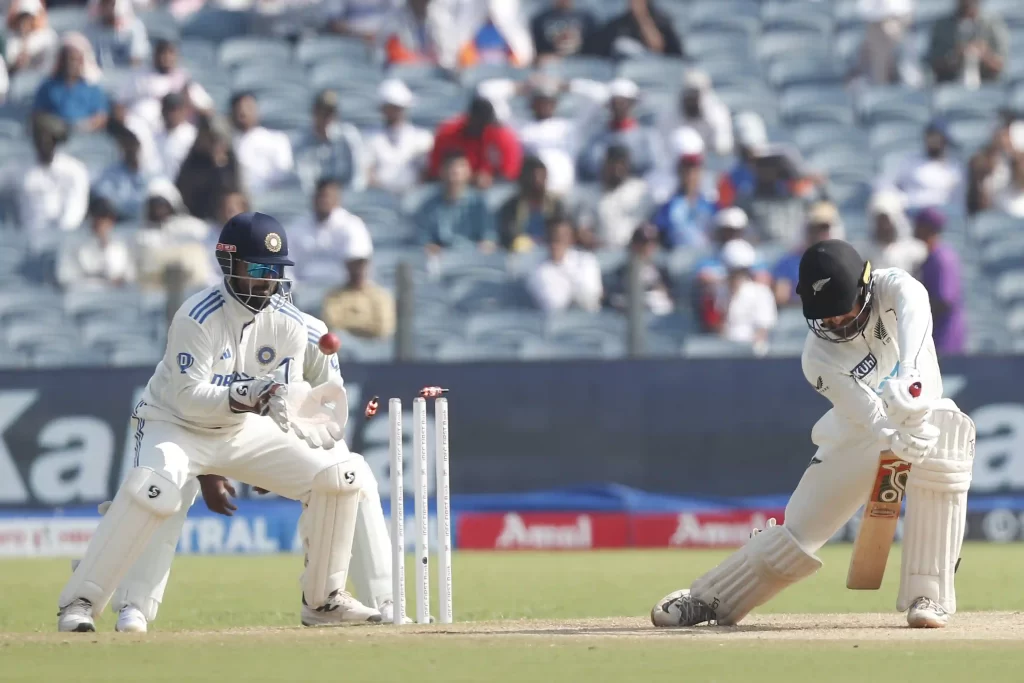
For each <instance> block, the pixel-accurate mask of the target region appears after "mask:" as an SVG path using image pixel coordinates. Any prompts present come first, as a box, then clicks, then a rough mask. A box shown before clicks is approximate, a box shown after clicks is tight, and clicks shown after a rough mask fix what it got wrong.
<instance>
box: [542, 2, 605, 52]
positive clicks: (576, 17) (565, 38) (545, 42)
mask: <svg viewBox="0 0 1024 683" xmlns="http://www.w3.org/2000/svg"><path fill="white" fill-rule="evenodd" d="M596 30H597V20H596V19H595V18H594V15H593V14H592V13H591V12H590V11H589V10H587V9H586V8H583V7H577V6H576V2H575V0H553V2H552V3H551V6H550V7H548V8H547V9H546V10H544V11H542V12H540V13H539V14H537V15H535V16H534V17H533V19H532V20H531V21H530V35H531V36H532V37H533V45H534V47H535V48H536V50H537V63H538V64H543V63H544V62H547V61H551V60H553V59H559V58H562V57H573V56H575V55H579V54H581V53H582V52H583V51H584V49H585V48H586V46H587V44H588V42H590V41H593V38H594V32H595V31H596Z"/></svg>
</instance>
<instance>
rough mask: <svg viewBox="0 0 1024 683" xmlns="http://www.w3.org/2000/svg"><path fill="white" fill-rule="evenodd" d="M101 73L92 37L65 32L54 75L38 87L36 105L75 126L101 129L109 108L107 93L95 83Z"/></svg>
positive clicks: (38, 108)
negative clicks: (91, 40) (93, 49)
mask: <svg viewBox="0 0 1024 683" xmlns="http://www.w3.org/2000/svg"><path fill="white" fill-rule="evenodd" d="M100 76H101V72H100V70H99V68H98V67H97V66H96V60H95V57H94V56H93V52H92V46H90V45H89V41H88V40H86V38H85V37H84V36H83V35H82V34H81V33H66V34H64V37H63V39H62V41H61V48H60V52H59V53H58V54H57V62H56V65H55V66H54V71H53V75H52V77H51V78H49V79H47V80H45V81H43V83H42V85H40V86H39V90H38V91H36V97H35V102H34V104H33V109H34V110H35V111H37V112H41V113H44V114H53V115H54V116H58V117H60V118H62V119H64V121H65V122H66V123H67V124H68V125H69V126H71V128H73V129H74V130H80V131H85V132H93V131H97V130H100V129H101V128H103V127H104V126H106V125H107V115H108V111H109V109H110V105H109V102H108V101H107V96H106V94H105V93H104V92H103V90H102V89H101V88H100V87H99V86H97V85H95V83H96V82H97V81H99V79H100Z"/></svg>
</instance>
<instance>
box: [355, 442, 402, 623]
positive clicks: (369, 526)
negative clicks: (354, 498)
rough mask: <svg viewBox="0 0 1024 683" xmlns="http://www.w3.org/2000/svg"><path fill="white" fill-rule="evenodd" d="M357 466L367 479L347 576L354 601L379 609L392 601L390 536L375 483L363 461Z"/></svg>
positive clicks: (360, 500)
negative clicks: (350, 581) (388, 601)
mask: <svg viewBox="0 0 1024 683" xmlns="http://www.w3.org/2000/svg"><path fill="white" fill-rule="evenodd" d="M360 464H361V465H362V470H363V471H365V473H366V479H365V480H364V481H363V490H362V495H361V496H360V497H359V514H358V515H357V517H356V533H355V538H354V542H353V546H352V566H351V567H350V569H349V576H350V578H351V579H352V587H353V589H354V590H355V595H356V599H357V600H359V602H361V603H363V604H364V605H369V606H370V607H380V605H381V603H382V602H384V601H385V600H391V599H392V595H391V594H392V589H391V535H390V533H389V531H388V523H387V520H385V519H384V510H383V509H382V508H381V505H380V493H379V492H378V491H377V479H376V477H374V476H373V472H372V471H371V470H370V467H369V466H368V465H367V464H366V462H365V461H364V462H362V463H360Z"/></svg>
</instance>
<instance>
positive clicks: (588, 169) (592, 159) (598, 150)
mask: <svg viewBox="0 0 1024 683" xmlns="http://www.w3.org/2000/svg"><path fill="white" fill-rule="evenodd" d="M639 93H640V90H639V88H637V85H636V83H634V82H633V81H631V80H628V79H625V78H617V79H615V80H614V81H612V82H611V83H609V84H608V86H607V95H608V111H609V119H608V125H607V128H605V130H602V131H600V132H599V133H597V135H595V136H594V137H593V138H591V139H590V141H589V142H587V143H586V144H584V145H583V149H582V151H581V153H580V157H579V171H580V176H581V178H583V179H584V180H595V179H596V178H597V177H598V175H599V174H600V171H601V164H602V162H603V160H604V156H605V152H606V151H607V149H608V148H609V147H611V146H612V145H621V146H623V147H626V148H627V149H629V154H630V159H631V160H632V172H633V174H635V175H645V174H646V173H648V172H650V171H652V170H654V168H655V165H656V164H657V163H658V160H659V154H660V149H661V142H660V141H659V140H658V135H657V132H656V131H654V130H652V129H651V128H649V127H647V126H644V125H641V124H640V122H639V121H637V119H636V118H635V116H634V112H635V109H636V103H637V98H638V97H639ZM630 230H632V228H631V229H630Z"/></svg>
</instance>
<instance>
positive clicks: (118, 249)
mask: <svg viewBox="0 0 1024 683" xmlns="http://www.w3.org/2000/svg"><path fill="white" fill-rule="evenodd" d="M89 218H90V219H91V227H90V229H89V230H88V231H84V230H83V231H80V232H78V233H76V234H75V235H74V236H73V237H71V238H69V239H68V240H67V241H66V242H65V243H64V244H63V245H62V247H61V250H60V255H59V256H58V257H57V282H58V283H60V285H61V287H63V288H64V289H66V290H69V291H70V290H78V289H82V288H86V289H103V288H106V287H121V286H123V285H125V284H128V283H130V282H133V281H134V280H135V265H134V263H133V260H132V254H131V250H130V249H129V247H128V244H127V243H125V241H124V240H122V239H120V238H119V237H117V236H116V235H114V224H115V223H116V222H117V211H116V210H115V209H114V207H113V206H112V205H111V204H110V203H109V202H107V201H106V200H104V199H102V198H97V199H94V200H93V202H92V204H91V205H90V207H89Z"/></svg>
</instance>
